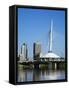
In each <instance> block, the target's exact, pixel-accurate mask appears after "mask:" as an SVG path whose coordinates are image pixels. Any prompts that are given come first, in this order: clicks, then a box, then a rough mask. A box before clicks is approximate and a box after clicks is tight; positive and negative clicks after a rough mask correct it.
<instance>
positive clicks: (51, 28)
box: [49, 20, 53, 52]
mask: <svg viewBox="0 0 69 90" xmlns="http://www.w3.org/2000/svg"><path fill="white" fill-rule="evenodd" d="M52 30H53V20H51V24H50V33H49V52H52Z"/></svg>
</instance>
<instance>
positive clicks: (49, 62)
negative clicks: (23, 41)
mask: <svg viewBox="0 0 69 90" xmlns="http://www.w3.org/2000/svg"><path fill="white" fill-rule="evenodd" d="M18 63H19V64H22V65H33V66H34V68H39V65H41V64H44V65H46V66H47V67H48V68H51V69H52V67H54V68H55V69H56V68H57V67H62V66H63V64H65V60H64V59H63V58H60V59H59V58H57V59H54V58H46V60H45V59H44V58H41V59H40V60H33V61H23V62H20V61H19V62H18Z"/></svg>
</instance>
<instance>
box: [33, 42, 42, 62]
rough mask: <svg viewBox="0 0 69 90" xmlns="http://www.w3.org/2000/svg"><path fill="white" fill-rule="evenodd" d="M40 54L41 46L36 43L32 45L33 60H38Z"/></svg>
mask: <svg viewBox="0 0 69 90" xmlns="http://www.w3.org/2000/svg"><path fill="white" fill-rule="evenodd" d="M40 53H41V44H40V43H39V42H36V43H34V44H33V59H34V60H39V58H40Z"/></svg>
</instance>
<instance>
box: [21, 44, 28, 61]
mask: <svg viewBox="0 0 69 90" xmlns="http://www.w3.org/2000/svg"><path fill="white" fill-rule="evenodd" d="M27 58H28V50H27V45H26V44H25V43H23V44H22V46H21V50H20V61H24V60H27Z"/></svg>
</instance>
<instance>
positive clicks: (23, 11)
mask: <svg viewBox="0 0 69 90" xmlns="http://www.w3.org/2000/svg"><path fill="white" fill-rule="evenodd" d="M51 19H52V20H53V47H52V48H53V50H52V51H53V52H54V53H56V54H58V55H59V56H62V57H64V55H65V12H64V11H59V10H43V9H28V8H18V53H19V51H20V47H21V45H22V44H23V43H26V44H27V47H28V56H29V57H32V56H33V43H34V42H37V41H39V42H40V43H41V51H42V53H43V54H45V53H47V52H48V50H49V46H48V41H49V31H50V22H51Z"/></svg>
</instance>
